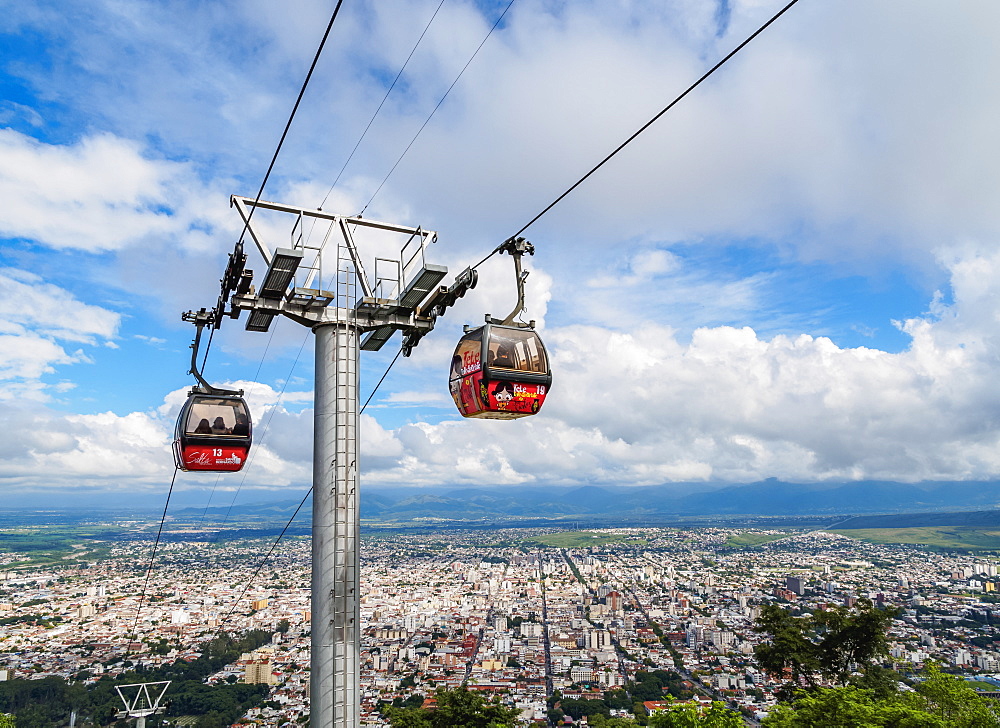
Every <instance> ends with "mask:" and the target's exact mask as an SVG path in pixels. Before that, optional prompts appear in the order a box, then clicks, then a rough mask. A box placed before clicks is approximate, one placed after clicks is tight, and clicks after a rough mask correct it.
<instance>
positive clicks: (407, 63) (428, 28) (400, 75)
mask: <svg viewBox="0 0 1000 728" xmlns="http://www.w3.org/2000/svg"><path fill="white" fill-rule="evenodd" d="M444 3H445V0H441V2H439V3H438V6H437V8H436V9H435V10H434V14H433V15H431V19H430V20H428V21H427V25H425V26H424V30H423V32H422V33H421V34H420V37H419V38H417V42H416V43H414V44H413V48H412V49H411V50H410V55H408V56H407V57H406V60H405V61H403V65H402V67H401V68H400V69H399V73H397V74H396V78H394V79H393V80H392V84H390V86H389V89H388V90H387V91H386V92H385V96H383V97H382V101H381V102H380V103H379V105H378V108H377V109H375V113H374V114H372V118H371V119H369V120H368V126H366V127H365V130H364V131H363V132H361V137H360V138H359V139H358V143H357V144H355V145H354V149H352V150H351V153H350V154H349V155H348V157H347V161H346V162H344V166H343V167H341V168H340V171H339V172H338V173H337V178H336V179H334V180H333V184H332V185H330V189H329V190H327V193H326V195H324V197H323V201H322V202H321V203H319V209H320V210H322V209H323V205H325V204H326V201H327V200H328V199H329V198H330V195H331V194H332V193H333V188H334V187H336V186H337V183H338V182H340V178H341V176H343V174H344V170H346V169H347V165H349V164H350V163H351V160H352V159H354V153H355V152H357V151H358V147H360V146H361V142H363V141H364V140H365V136H367V134H368V130H369V129H371V128H372V124H374V123H375V117H377V116H378V114H379V112H380V111H382V107H383V106H384V105H385V102H386V100H387V99H388V98H389V94H391V93H392V90H393V89H394V88H396V84H397V83H398V82H399V79H400V78H401V77H402V75H403V71H405V70H406V67H407V66H408V65H409V63H410V59H411V58H413V54H414V53H416V52H417V47H418V46H419V45H420V42H421V41H422V40H423V39H424V36H425V35H427V31H428V30H430V27H431V23H433V22H434V18H436V17H437V14H438V11H439V10H441V6H442V5H444ZM314 222H315V221H314Z"/></svg>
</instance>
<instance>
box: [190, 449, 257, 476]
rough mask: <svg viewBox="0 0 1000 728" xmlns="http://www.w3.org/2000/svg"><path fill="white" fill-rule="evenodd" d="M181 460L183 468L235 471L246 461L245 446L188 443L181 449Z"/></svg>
mask: <svg viewBox="0 0 1000 728" xmlns="http://www.w3.org/2000/svg"><path fill="white" fill-rule="evenodd" d="M181 455H182V457H181V460H182V462H183V464H184V469H185V470H212V471H215V470H221V471H223V472H230V471H232V472H235V471H237V470H239V469H240V468H242V467H243V463H244V462H245V461H246V457H247V449H246V448H245V447H227V446H225V445H221V446H219V447H204V446H199V445H189V446H187V447H185V448H184V449H183V452H182V453H181Z"/></svg>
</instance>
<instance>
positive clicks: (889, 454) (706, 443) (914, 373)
mask: <svg viewBox="0 0 1000 728" xmlns="http://www.w3.org/2000/svg"><path fill="white" fill-rule="evenodd" d="M942 260H945V261H946V264H947V265H948V269H949V270H950V271H951V273H952V276H953V278H952V282H953V287H954V293H955V303H954V304H951V305H945V304H941V303H938V304H937V305H936V312H935V314H933V315H928V316H925V317H921V318H915V319H911V320H908V321H906V322H903V323H901V324H900V326H901V327H902V329H903V330H904V331H905V332H906V333H907V334H909V335H910V336H911V337H912V342H911V345H910V346H909V348H907V349H906V350H904V351H902V352H900V353H887V352H884V351H879V350H876V349H869V348H863V347H858V348H841V347H838V346H837V345H836V344H834V343H833V342H832V341H830V340H829V339H826V338H823V337H812V336H808V335H804V334H803V335H797V336H774V337H772V338H770V339H763V338H761V337H759V336H758V335H757V333H756V332H754V331H753V330H752V329H750V328H749V327H744V328H733V327H725V326H722V327H715V328H701V329H698V330H697V331H696V332H695V333H694V336H693V337H692V340H691V341H690V343H688V344H682V343H679V342H678V341H677V339H676V338H675V333H674V332H673V331H672V330H671V329H669V328H666V327H663V326H661V325H656V324H649V325H647V326H645V327H644V328H641V329H638V330H635V331H633V332H630V333H622V332H615V331H611V330H607V329H603V328H599V327H596V326H571V327H557V328H550V329H548V330H547V332H546V338H547V344H548V346H549V349H550V352H551V353H552V356H553V371H554V378H555V381H554V385H553V389H552V392H551V394H550V395H549V399H548V401H547V403H546V405H545V408H544V409H543V411H542V413H541V414H540V415H538V416H536V417H534V418H531V419H530V420H521V421H518V422H510V423H508V422H480V421H465V422H462V423H461V424H459V423H456V422H446V423H442V424H440V425H428V424H423V425H407V426H404V427H401V428H399V429H398V430H395V431H394V432H393V440H394V441H398V442H399V443H400V445H401V446H402V447H403V448H404V452H405V455H403V456H402V457H400V458H399V459H398V460H397V461H396V462H395V463H394V464H393V465H392V466H391V467H388V468H385V469H384V471H382V472H379V471H377V470H376V472H373V473H372V474H371V477H372V478H373V479H374V480H375V482H396V483H406V482H416V483H427V484H430V483H434V482H525V481H534V480H537V481H538V482H580V481H590V482H626V483H654V482H662V481H664V480H697V479H717V480H749V479H756V478H763V477H770V476H778V477H782V478H788V479H792V480H817V479H830V478H843V479H855V478H885V479H899V480H922V479H950V478H959V479H960V478H988V477H995V475H996V473H997V472H998V470H1000V394H997V393H996V391H995V389H996V388H995V381H996V378H997V369H998V365H997V363H996V362H997V361H998V359H1000V357H998V355H1000V336H998V335H996V334H995V333H994V332H995V330H996V323H997V320H998V319H1000V303H998V302H1000V296H997V288H996V283H995V281H996V280H1000V277H998V276H997V274H998V273H1000V254H996V253H986V254H982V253H976V252H974V251H970V250H966V251H964V252H961V253H957V254H956V253H954V252H953V253H951V254H950V256H944V255H942ZM983 281H988V282H989V283H988V284H986V285H984V284H983ZM382 439H383V440H384V439H385V435H384V434H383V435H382Z"/></svg>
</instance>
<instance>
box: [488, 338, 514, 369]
mask: <svg viewBox="0 0 1000 728" xmlns="http://www.w3.org/2000/svg"><path fill="white" fill-rule="evenodd" d="M492 366H495V367H503V368H504V369H513V368H514V357H513V356H511V350H510V346H508V345H506V344H501V345H500V346H498V347H497V355H496V358H495V359H494V360H493V364H492Z"/></svg>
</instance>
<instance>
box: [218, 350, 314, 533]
mask: <svg viewBox="0 0 1000 728" xmlns="http://www.w3.org/2000/svg"><path fill="white" fill-rule="evenodd" d="M309 334H310V332H309V331H307V332H306V335H305V338H303V339H302V344H300V345H299V351H298V353H296V355H295V360H294V361H293V362H292V366H291V368H290V369H289V370H288V376H286V377H285V381H284V383H283V384H282V385H281V390H280V391H279V392H278V398H277V399H276V400H275V402H274V406H273V407H271V411H270V412H268V414H267V419H266V420H264V422H262V423H261V428H260V429H261V435H260V438H259V439H258V441H257V446H256V447H255V448H253V451H252V452H251V453H250V457H249V458H247V463H246V466H244V468H243V474H242V477H241V478H240V484H239V485H238V486H237V487H236V492H235V493H233V499H232V501H230V503H229V508H228V509H227V510H226V515H225V516H224V517H223V519H222V523H220V524H219V530H218V531H217V532H216V534H215V538H214V539H213V543H217V542H218V540H219V537H220V536H221V535H222V529H223V528H224V527H225V525H226V524H227V523H228V522H229V515H230V514H231V513H232V511H233V506H234V505H236V498H237V497H238V496H239V494H240V491H242V490H243V484H244V483H245V482H246V479H247V472H248V471H249V469H250V465H251V464H252V463H253V461H254V457H256V454H257V452H258V450H259V449H260V446H261V445H262V444H263V441H264V439H265V437H266V436H267V433H268V432H269V428H270V426H271V420H272V419H274V413H275V412H276V411H277V409H278V405H279V404H281V400H282V398H283V397H284V396H285V390H286V389H287V388H288V383H289V382H290V381H291V379H292V374H293V373H294V372H295V367H296V365H297V364H298V363H299V357H300V356H302V350H303V349H304V348H305V346H306V342H307V341H308V340H309ZM205 510H206V512H207V511H208V508H207V507H206V509H205Z"/></svg>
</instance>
